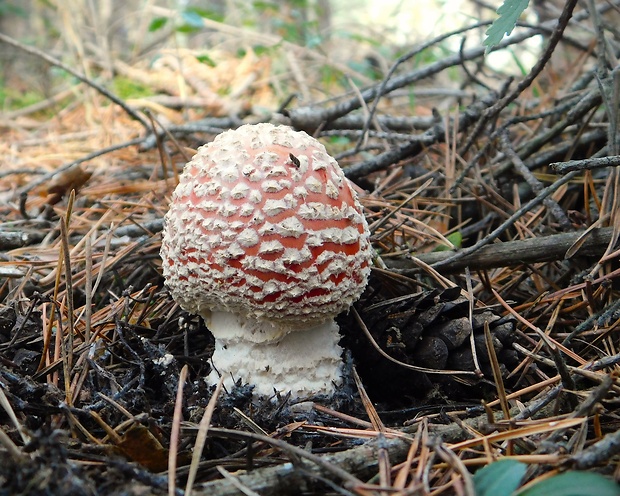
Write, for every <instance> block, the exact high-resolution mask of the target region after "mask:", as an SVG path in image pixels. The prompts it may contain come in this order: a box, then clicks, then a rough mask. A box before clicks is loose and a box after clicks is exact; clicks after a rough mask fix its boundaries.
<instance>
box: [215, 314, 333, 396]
mask: <svg viewBox="0 0 620 496" xmlns="http://www.w3.org/2000/svg"><path fill="white" fill-rule="evenodd" d="M203 317H204V318H205V321H206V324H207V327H208V328H209V330H210V331H211V332H212V333H213V335H214V336H215V350H214V352H213V358H212V360H213V365H214V368H215V370H213V371H212V372H211V374H210V375H209V377H208V378H207V380H208V381H209V382H212V383H215V382H217V380H218V379H219V375H224V376H225V379H224V385H225V386H226V387H229V388H230V387H232V386H233V385H234V383H235V382H236V381H238V380H241V383H242V384H246V383H248V384H252V385H254V393H255V394H258V395H261V396H272V395H273V394H274V392H276V391H277V392H280V393H283V394H286V393H288V392H289V391H290V392H291V394H292V396H293V397H303V396H315V395H321V394H325V395H331V394H333V392H334V390H335V387H336V386H337V385H339V384H340V383H341V382H342V360H341V353H342V348H340V346H339V345H338V341H339V340H340V335H339V333H338V325H337V324H336V322H334V321H333V320H329V321H327V322H324V323H322V324H319V325H316V326H313V327H310V328H306V329H303V330H294V331H290V332H288V331H287V330H284V329H283V328H281V327H279V326H277V325H274V324H272V323H270V322H265V321H259V320H252V319H243V318H240V317H239V316H237V315H234V314H231V313H228V312H211V313H210V315H209V314H203Z"/></svg>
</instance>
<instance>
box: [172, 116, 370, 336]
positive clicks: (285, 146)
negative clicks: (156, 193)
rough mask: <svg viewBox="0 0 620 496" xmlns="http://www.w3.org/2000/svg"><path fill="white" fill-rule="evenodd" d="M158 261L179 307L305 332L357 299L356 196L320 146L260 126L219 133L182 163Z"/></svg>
mask: <svg viewBox="0 0 620 496" xmlns="http://www.w3.org/2000/svg"><path fill="white" fill-rule="evenodd" d="M161 256H162V259H163V273H164V276H165V278H166V284H167V286H168V288H169V289H170V291H171V293H172V296H173V298H174V299H175V300H176V301H177V302H178V303H179V304H180V305H181V307H182V308H184V309H185V310H187V311H189V312H191V313H197V314H203V315H204V313H205V311H226V312H231V313H235V314H240V315H242V316H245V317H249V318H253V319H258V320H265V319H267V320H273V321H276V322H279V323H282V324H285V325H287V326H290V327H292V328H303V327H307V326H309V325H314V324H316V323H317V322H319V321H324V320H327V319H329V318H331V317H333V316H334V315H336V314H338V313H339V312H341V311H343V310H345V309H347V308H348V307H349V306H350V305H351V303H352V302H353V301H354V300H356V299H357V298H358V297H359V296H360V294H361V293H362V291H363V290H364V287H365V286H366V282H367V278H368V274H369V272H370V261H371V245H370V242H369V232H368V226H367V224H366V220H365V218H364V215H363V214H362V210H361V206H360V204H359V202H358V200H357V196H356V193H355V192H354V191H353V189H352V188H351V186H350V184H349V182H348V181H347V179H346V178H345V176H344V174H343V172H342V170H341V169H340V167H339V166H338V164H337V162H336V160H335V159H333V158H332V157H330V156H329V155H328V154H327V152H326V150H325V147H324V146H323V145H322V144H321V143H319V142H318V141H317V140H316V139H314V138H312V137H311V136H309V135H307V134H306V133H304V132H296V131H294V130H292V129H291V128H289V127H285V126H274V125H272V124H256V125H244V126H242V127H240V128H238V129H236V130H231V131H226V132H224V133H222V134H220V135H219V136H217V137H216V138H215V140H214V141H213V142H211V143H209V144H207V145H204V146H202V147H201V148H199V149H198V152H197V153H196V155H195V156H194V157H193V159H192V160H191V161H190V162H189V163H188V164H187V165H186V166H185V169H184V171H183V174H182V175H181V179H180V182H179V185H178V186H177V188H176V190H175V191H174V194H173V196H172V202H171V205H170V210H169V212H168V213H167V215H166V218H165V227H164V235H163V242H162V247H161Z"/></svg>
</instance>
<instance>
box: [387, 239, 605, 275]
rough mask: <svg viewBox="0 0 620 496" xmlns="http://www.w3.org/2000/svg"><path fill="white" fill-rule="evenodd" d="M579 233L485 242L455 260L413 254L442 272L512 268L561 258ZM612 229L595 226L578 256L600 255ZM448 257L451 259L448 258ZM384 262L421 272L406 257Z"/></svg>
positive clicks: (446, 254) (406, 272) (408, 271)
mask: <svg viewBox="0 0 620 496" xmlns="http://www.w3.org/2000/svg"><path fill="white" fill-rule="evenodd" d="M581 234H582V233H581V232H571V233H562V234H553V235H550V236H538V237H536V238H532V239H525V240H519V241H506V242H501V243H494V244H489V245H486V246H484V247H482V248H480V249H479V250H477V251H475V252H472V253H470V254H467V255H464V256H463V257H461V258H458V259H455V258H453V257H454V255H455V254H456V253H458V252H453V251H439V252H432V253H420V254H417V255H416V254H414V255H413V256H415V257H416V258H419V259H420V260H421V261H422V262H424V263H425V264H428V265H435V264H438V265H440V266H441V269H440V270H441V272H442V273H454V272H459V271H462V270H464V269H465V268H466V267H469V269H470V270H484V269H491V268H495V267H514V266H517V265H522V264H535V263H543V262H551V261H554V260H563V259H564V258H565V255H566V251H567V250H568V249H569V248H570V247H571V246H573V245H574V244H575V242H576V241H577V240H578V239H579V237H580V236H581ZM611 235H612V229H611V228H608V227H606V228H602V229H594V230H593V231H592V232H591V233H590V235H589V236H588V237H587V239H586V241H585V242H584V244H583V245H582V246H581V248H580V249H579V251H578V253H577V255H578V256H594V257H596V256H600V255H602V254H603V252H604V251H605V249H606V248H607V245H608V244H609V241H610V240H611ZM450 259H453V260H452V261H450ZM384 262H385V264H386V265H387V266H388V267H389V268H390V269H394V270H395V271H397V272H399V273H400V274H404V275H413V274H418V273H420V268H418V267H417V265H416V264H415V263H414V262H412V261H411V260H407V259H390V258H386V259H384Z"/></svg>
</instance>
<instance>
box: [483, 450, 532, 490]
mask: <svg viewBox="0 0 620 496" xmlns="http://www.w3.org/2000/svg"><path fill="white" fill-rule="evenodd" d="M526 469H527V465H526V464H525V463H521V462H518V461H517V460H510V459H504V460H499V461H497V462H494V463H491V464H489V465H487V466H486V467H484V468H481V469H480V470H478V471H477V472H476V473H475V475H474V487H475V488H476V496H510V495H511V494H512V493H513V492H514V491H515V490H516V489H517V488H518V487H519V484H520V483H521V479H522V478H523V476H524V475H525V470H526Z"/></svg>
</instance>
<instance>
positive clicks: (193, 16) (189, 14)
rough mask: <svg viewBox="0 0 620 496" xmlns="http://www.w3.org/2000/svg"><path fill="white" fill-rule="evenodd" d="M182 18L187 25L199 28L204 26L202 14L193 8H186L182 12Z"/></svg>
mask: <svg viewBox="0 0 620 496" xmlns="http://www.w3.org/2000/svg"><path fill="white" fill-rule="evenodd" d="M181 18H182V19H183V22H184V24H185V25H186V26H188V27H192V28H195V29H199V28H202V27H204V23H203V22H202V16H201V15H200V14H199V13H198V12H196V11H195V10H193V9H186V10H184V11H183V12H181Z"/></svg>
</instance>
